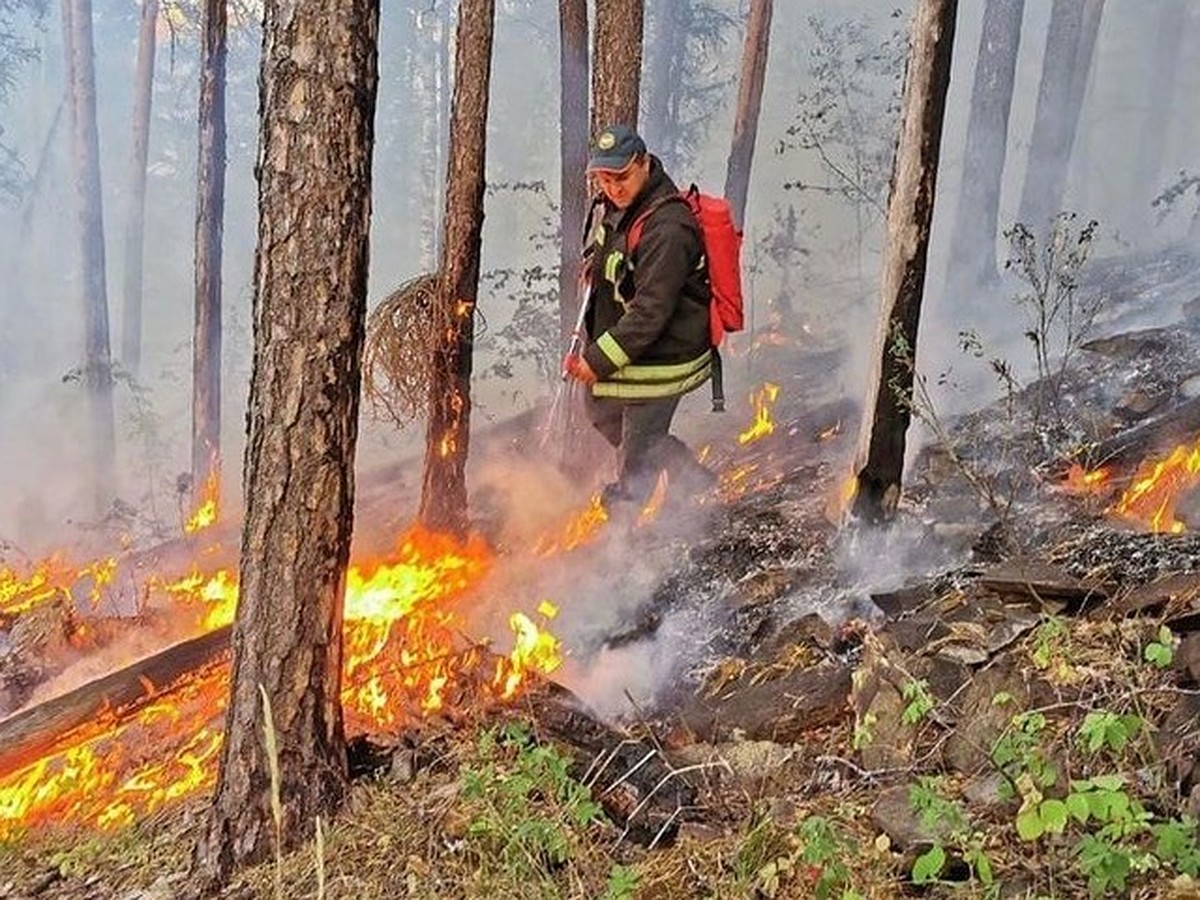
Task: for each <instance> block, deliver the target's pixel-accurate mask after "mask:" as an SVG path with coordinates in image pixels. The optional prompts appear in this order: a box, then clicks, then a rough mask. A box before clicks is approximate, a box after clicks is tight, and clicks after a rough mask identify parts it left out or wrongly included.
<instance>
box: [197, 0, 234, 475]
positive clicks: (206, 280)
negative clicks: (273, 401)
mask: <svg viewBox="0 0 1200 900" xmlns="http://www.w3.org/2000/svg"><path fill="white" fill-rule="evenodd" d="M225 37H226V2H225V0H205V3H204V27H203V28H202V29H201V38H200V152H199V155H198V157H197V160H196V170H197V171H196V296H195V328H194V331H193V333H192V484H193V485H194V486H195V489H196V490H197V491H199V490H202V488H203V485H204V484H205V483H206V482H207V481H208V476H209V474H210V473H214V472H216V471H219V468H220V459H221V234H222V229H223V225H224V219H225V58H226V44H225Z"/></svg>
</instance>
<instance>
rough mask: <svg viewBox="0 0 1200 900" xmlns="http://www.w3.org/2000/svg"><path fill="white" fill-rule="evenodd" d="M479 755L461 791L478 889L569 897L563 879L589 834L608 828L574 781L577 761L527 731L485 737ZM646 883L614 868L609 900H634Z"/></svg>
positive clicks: (505, 730)
mask: <svg viewBox="0 0 1200 900" xmlns="http://www.w3.org/2000/svg"><path fill="white" fill-rule="evenodd" d="M477 754H478V756H477V760H476V761H475V762H474V764H472V765H469V766H466V767H464V768H463V770H462V774H461V783H462V799H463V811H464V813H465V814H466V815H467V817H468V821H469V824H468V826H467V830H466V841H467V847H468V850H469V851H470V852H471V853H472V855H473V856H474V858H475V861H476V864H477V870H476V871H477V875H476V877H477V878H478V879H479V884H478V888H480V889H482V890H500V891H503V890H504V889H506V888H509V889H511V888H518V887H519V888H521V889H522V890H524V891H525V892H526V894H525V895H526V896H538V897H558V896H561V895H562V893H563V891H562V880H561V879H562V877H564V876H566V877H569V875H570V873H569V866H570V863H571V862H572V860H573V859H575V858H576V857H577V856H578V854H579V853H580V852H582V847H583V845H584V836H585V831H586V830H588V829H590V828H592V827H595V826H599V825H600V824H601V823H602V822H603V821H604V816H603V813H602V811H601V808H600V805H599V804H598V803H597V802H596V801H595V800H594V799H593V798H592V795H591V791H590V790H589V789H588V787H587V786H586V785H584V784H582V783H581V782H579V781H577V780H576V779H575V778H573V777H572V776H571V774H570V760H568V759H567V758H566V757H565V756H564V755H562V754H561V753H560V752H559V751H558V750H557V749H555V748H554V747H553V746H549V745H545V744H540V743H538V741H537V740H536V739H535V738H534V736H533V733H532V731H531V730H530V728H529V726H527V725H525V724H524V723H520V722H513V723H508V724H506V725H504V726H501V727H498V728H492V729H489V730H488V731H485V732H484V733H483V734H482V735H481V736H480V739H479V742H478V746H477ZM638 880H639V879H638V877H637V873H636V871H635V870H633V869H631V868H628V867H624V866H619V865H618V866H614V867H613V868H612V869H611V870H610V874H609V878H608V883H607V885H606V887H605V893H604V894H603V896H604V897H605V898H608V900H618V898H628V897H632V896H633V895H634V892H635V890H636V889H637V885H638Z"/></svg>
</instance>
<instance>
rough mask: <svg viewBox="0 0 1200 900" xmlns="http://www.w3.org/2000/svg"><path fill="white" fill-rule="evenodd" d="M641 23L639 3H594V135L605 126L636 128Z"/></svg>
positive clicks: (609, 0)
mask: <svg viewBox="0 0 1200 900" xmlns="http://www.w3.org/2000/svg"><path fill="white" fill-rule="evenodd" d="M642 21H643V12H642V0H596V35H595V43H594V48H593V51H592V60H593V63H592V64H593V66H594V67H595V68H594V71H593V73H592V132H593V133H595V132H597V131H599V130H600V129H601V128H603V127H604V126H605V125H613V124H618V123H620V124H624V125H629V126H631V127H633V128H636V127H637V126H638V91H639V89H640V84H641V72H642Z"/></svg>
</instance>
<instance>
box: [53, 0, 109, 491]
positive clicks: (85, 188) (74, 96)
mask: <svg viewBox="0 0 1200 900" xmlns="http://www.w3.org/2000/svg"><path fill="white" fill-rule="evenodd" d="M62 13H63V36H64V47H65V50H66V54H67V77H68V83H69V85H70V87H69V89H68V97H69V101H70V102H69V106H70V108H71V157H72V168H73V169H74V180H75V196H76V199H77V201H78V203H79V253H80V262H81V268H82V271H81V279H80V284H81V288H82V292H83V314H84V363H83V373H82V374H83V383H84V385H85V386H86V389H87V393H88V406H89V419H90V420H91V434H92V443H93V446H92V453H91V459H92V478H93V481H94V484H93V489H94V492H95V503H96V509H97V512H99V511H100V510H102V509H104V508H105V507H106V506H107V505H108V501H109V499H110V498H111V497H112V495H113V491H114V488H115V484H114V482H115V479H116V426H115V423H114V421H113V373H112V350H111V347H110V344H109V333H108V290H107V287H106V275H105V264H104V205H103V201H102V194H101V190H100V136H99V132H98V130H97V127H96V71H95V47H94V43H93V40H92V3H91V0H63V6H62Z"/></svg>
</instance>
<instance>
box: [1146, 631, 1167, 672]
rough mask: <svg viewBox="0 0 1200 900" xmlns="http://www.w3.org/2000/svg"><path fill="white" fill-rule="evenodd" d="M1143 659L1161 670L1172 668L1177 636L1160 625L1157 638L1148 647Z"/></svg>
mask: <svg viewBox="0 0 1200 900" xmlns="http://www.w3.org/2000/svg"><path fill="white" fill-rule="evenodd" d="M1142 657H1143V658H1144V659H1145V660H1146V662H1148V663H1150V664H1151V665H1153V666H1156V667H1157V668H1159V669H1166V668H1170V665H1171V663H1172V662H1174V661H1175V635H1174V634H1173V633H1172V632H1171V629H1170V628H1168V627H1167V626H1166V625H1160V626H1159V628H1158V635H1157V638H1156V639H1155V640H1153V641H1151V642H1150V643H1148V644H1147V645H1146V647H1145V649H1144V650H1143V651H1142Z"/></svg>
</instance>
